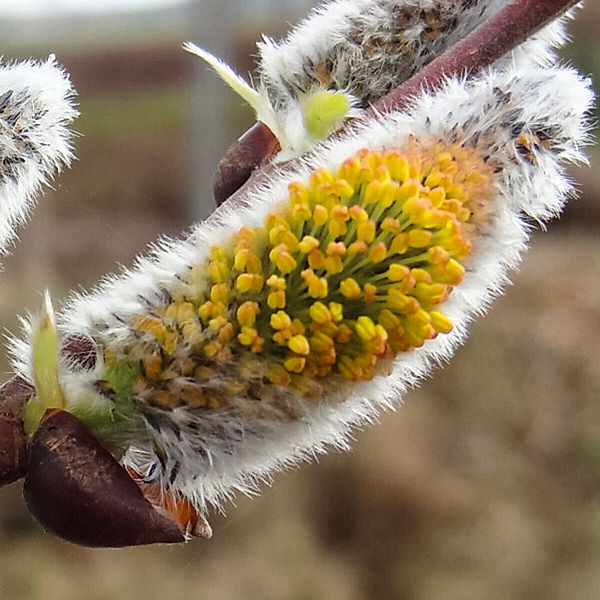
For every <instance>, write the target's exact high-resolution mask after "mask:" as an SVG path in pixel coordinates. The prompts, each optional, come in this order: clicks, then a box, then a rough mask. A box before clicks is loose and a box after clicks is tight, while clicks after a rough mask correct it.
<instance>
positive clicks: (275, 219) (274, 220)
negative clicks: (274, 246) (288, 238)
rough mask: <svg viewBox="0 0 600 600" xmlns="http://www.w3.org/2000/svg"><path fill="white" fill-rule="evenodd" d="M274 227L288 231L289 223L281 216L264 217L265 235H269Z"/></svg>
mask: <svg viewBox="0 0 600 600" xmlns="http://www.w3.org/2000/svg"><path fill="white" fill-rule="evenodd" d="M276 227H283V228H284V229H289V228H290V225H289V223H288V222H287V221H286V220H285V219H284V218H283V217H282V216H281V215H278V214H275V213H269V214H268V215H267V216H266V217H265V229H266V231H267V233H269V234H270V233H271V231H272V230H273V229H275V228H276Z"/></svg>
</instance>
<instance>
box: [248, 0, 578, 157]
mask: <svg viewBox="0 0 600 600" xmlns="http://www.w3.org/2000/svg"><path fill="white" fill-rule="evenodd" d="M505 5H506V2H505V1H504V0H459V1H454V0H332V1H330V2H325V3H323V4H322V5H320V6H318V7H317V8H316V9H314V10H313V12H312V14H311V15H310V16H309V17H308V18H307V19H305V20H304V21H302V22H301V23H300V24H299V25H298V26H297V27H296V28H294V29H293V30H292V31H291V32H290V33H289V34H288V36H287V37H286V38H285V39H284V40H283V41H281V42H275V41H273V40H272V39H270V38H264V40H263V42H262V43H259V44H258V48H259V54H260V64H259V91H260V93H261V95H262V96H264V97H266V98H268V99H269V102H270V103H271V105H272V106H273V108H274V110H275V112H276V113H277V115H278V119H279V121H280V122H281V123H283V124H284V125H283V126H282V127H281V126H280V127H279V129H282V130H283V131H285V133H286V140H289V144H290V145H291V147H292V148H293V147H295V146H300V145H301V144H300V143H299V142H298V141H297V140H299V139H301V137H302V131H303V129H302V119H301V116H300V115H301V110H300V107H299V99H300V98H302V97H306V96H309V95H311V94H312V93H315V92H316V91H318V90H320V89H324V88H325V89H330V90H339V91H343V92H345V93H346V94H348V96H349V97H351V98H352V99H353V101H354V102H355V104H356V106H358V107H361V108H366V107H368V106H369V105H372V104H375V103H376V102H377V101H378V100H379V99H380V98H382V97H383V96H384V95H385V94H387V93H388V92H390V91H391V90H392V89H394V88H396V87H397V86H399V85H400V84H402V83H403V82H404V81H406V80H408V79H409V78H410V77H411V76H412V75H414V74H415V73H417V72H418V71H420V70H421V69H422V68H423V67H424V66H425V65H427V64H428V63H429V62H431V61H432V60H433V59H434V58H436V57H437V56H439V55H441V54H442V53H443V52H444V51H445V50H447V49H448V48H450V47H451V46H452V45H454V44H456V43H457V42H459V41H460V40H462V39H464V37H466V36H467V35H468V34H469V33H471V32H472V31H474V30H475V29H476V28H477V27H478V26H479V25H481V24H483V23H484V22H486V21H487V20H488V19H490V18H491V17H492V16H494V15H495V14H496V13H497V12H498V11H499V10H500V9H502V8H503V7H504V6H505ZM570 15H571V13H568V15H567V17H563V18H561V19H557V20H555V21H553V22H552V23H551V24H549V25H548V26H546V27H545V28H544V29H543V30H542V31H540V32H538V33H537V34H536V35H534V36H532V37H531V38H530V39H528V40H527V41H526V42H524V43H523V44H521V45H520V46H519V47H517V48H516V49H515V50H514V51H512V52H511V53H509V54H508V55H507V56H506V57H504V58H502V59H501V60H500V61H498V62H497V64H496V67H500V66H502V65H506V64H512V63H513V62H514V61H519V62H520V61H527V62H531V63H535V64H539V65H546V66H547V65H549V64H550V63H551V62H552V61H554V60H555V53H554V49H555V48H557V47H559V46H561V45H562V44H563V43H564V41H565V39H566V34H565V27H564V25H565V21H566V19H567V18H568V16H570ZM292 155H293V153H292ZM289 157H290V153H289V152H288V153H283V154H282V156H281V157H280V158H281V159H282V160H286V159H287V158H289Z"/></svg>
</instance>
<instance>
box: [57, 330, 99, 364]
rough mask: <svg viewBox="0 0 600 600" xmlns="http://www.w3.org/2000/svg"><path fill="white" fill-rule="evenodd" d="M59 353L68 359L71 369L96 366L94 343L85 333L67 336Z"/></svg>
mask: <svg viewBox="0 0 600 600" xmlns="http://www.w3.org/2000/svg"><path fill="white" fill-rule="evenodd" d="M60 353H61V354H62V355H63V356H64V357H66V358H68V359H69V362H70V364H71V369H72V370H84V369H86V370H89V369H93V368H94V367H95V366H96V345H95V344H94V341H93V340H92V339H90V338H89V337H87V336H86V335H70V336H68V337H67V338H66V339H65V340H64V342H63V343H62V346H61V348H60Z"/></svg>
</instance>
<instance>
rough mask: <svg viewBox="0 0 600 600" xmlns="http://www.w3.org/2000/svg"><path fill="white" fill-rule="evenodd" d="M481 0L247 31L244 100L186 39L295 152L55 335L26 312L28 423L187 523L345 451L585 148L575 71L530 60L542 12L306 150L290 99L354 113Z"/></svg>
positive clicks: (477, 300) (88, 297)
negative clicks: (281, 33)
mask: <svg viewBox="0 0 600 600" xmlns="http://www.w3.org/2000/svg"><path fill="white" fill-rule="evenodd" d="M502 4H503V2H500V1H499V0H489V1H485V0H464V1H459V2H452V1H450V0H415V1H413V0H410V1H406V2H404V1H400V0H352V1H350V0H334V1H332V2H328V3H326V4H324V5H323V7H322V8H321V9H320V10H319V11H317V12H316V13H314V14H313V16H312V17H311V18H310V19H309V20H307V21H306V22H305V23H304V24H302V25H301V26H300V27H299V28H298V29H297V30H296V31H295V32H294V33H292V35H291V36H290V37H289V38H288V40H287V41H286V42H285V43H283V44H281V45H279V46H278V45H275V44H273V43H271V42H265V44H264V45H263V47H262V50H261V52H262V67H261V73H262V75H261V83H260V86H259V90H260V91H261V92H260V93H259V92H256V91H255V90H252V89H251V88H250V87H249V86H248V85H247V84H245V83H244V82H243V81H242V80H240V79H239V78H237V76H236V75H235V74H234V73H233V72H232V71H231V70H230V69H229V68H228V67H226V66H225V65H223V64H222V63H220V62H219V61H217V60H216V59H214V57H211V56H210V55H207V53H205V52H204V51H202V50H200V49H194V48H192V47H191V46H190V47H188V48H189V49H192V50H193V51H195V52H196V53H197V54H199V55H200V56H202V57H203V58H205V59H206V60H208V61H209V62H210V63H211V64H212V65H213V66H214V67H215V68H216V69H217V70H218V71H219V73H221V74H222V76H223V77H224V78H225V79H226V80H227V81H228V82H229V83H230V84H231V85H232V86H233V87H234V88H236V89H238V91H240V93H241V94H242V95H243V96H244V97H247V98H248V99H249V101H251V102H252V103H254V104H256V106H262V107H263V108H264V109H265V111H266V112H265V114H267V113H268V115H270V116H271V117H273V118H274V119H275V121H273V123H275V126H276V129H277V131H275V130H274V131H275V132H276V133H277V136H278V137H279V140H280V141H281V142H282V147H283V148H284V153H283V154H282V155H280V156H279V158H280V159H281V158H282V156H283V155H285V151H290V152H291V153H292V154H294V153H298V152H299V151H301V149H305V147H306V144H308V148H310V153H309V154H307V155H305V156H303V157H302V159H300V160H296V161H294V162H293V163H292V165H287V166H286V167H285V168H279V169H277V168H275V169H274V170H273V171H272V173H271V176H270V178H269V179H268V180H267V181H266V182H263V183H262V185H260V186H259V185H256V186H255V187H253V188H251V189H250V191H246V193H245V195H244V197H243V202H240V203H239V204H235V203H233V202H226V203H224V204H222V205H221V206H220V207H219V208H218V209H217V211H216V212H215V213H214V214H213V215H212V216H211V217H210V218H209V219H208V220H207V221H205V222H204V223H200V224H198V225H196V226H195V227H194V228H193V230H192V232H191V234H190V235H189V236H187V237H185V238H183V239H179V240H172V241H163V242H161V244H160V245H159V246H158V247H157V248H156V249H155V251H154V252H153V253H152V254H150V255H149V256H145V257H141V258H140V259H139V260H138V262H137V264H136V266H135V267H134V268H133V269H131V270H130V271H126V272H124V273H122V274H121V275H119V276H114V277H110V278H107V279H106V280H105V281H103V282H102V283H101V284H100V285H99V286H98V287H97V288H96V289H95V290H93V291H92V292H91V293H89V294H82V295H78V296H75V297H73V298H72V299H71V302H70V303H69V304H68V305H67V306H66V307H65V308H64V309H63V310H62V311H61V312H60V313H59V314H58V315H57V321H56V323H57V325H56V328H54V321H53V320H52V318H49V317H48V318H46V317H47V316H48V315H45V317H44V318H42V319H41V320H39V321H42V322H44V323H46V330H47V331H42V329H43V328H41V327H40V326H39V322H38V323H37V324H36V322H35V321H34V322H33V323H31V324H29V326H28V332H27V335H26V336H25V339H23V340H13V353H14V368H15V371H16V372H17V373H18V374H19V375H21V377H22V378H23V379H25V380H28V381H30V382H32V383H35V384H36V390H35V396H34V397H33V398H32V399H31V400H30V401H29V403H28V405H27V408H26V411H25V412H26V416H27V415H29V416H30V417H31V418H30V422H31V423H33V424H34V426H33V429H34V428H35V426H37V424H39V423H40V420H41V419H42V418H43V414H44V409H45V408H48V407H51V408H59V409H64V410H62V413H64V414H63V417H64V415H67V416H68V419H63V422H66V423H70V426H72V427H74V428H75V429H77V431H78V432H79V433H78V435H82V436H83V433H81V428H79V425H80V424H81V423H83V424H84V425H85V426H86V427H87V430H86V431H87V432H88V434H89V436H90V437H92V438H93V439H92V441H90V440H89V437H88V438H86V440H87V441H86V443H89V444H91V445H92V446H93V445H94V440H96V441H97V444H99V445H101V446H102V447H103V448H104V449H109V450H110V451H111V452H112V454H113V455H114V456H115V457H118V459H119V460H121V461H122V464H123V465H124V466H125V467H126V468H127V470H128V473H129V474H130V475H131V476H133V477H134V478H135V479H137V480H139V488H135V486H134V488H135V491H136V492H138V493H139V490H140V489H142V490H144V493H145V494H146V498H148V499H150V500H151V501H152V502H154V503H156V504H159V505H160V506H161V507H162V508H163V509H164V510H165V511H167V512H168V513H171V514H173V515H175V517H176V520H177V522H183V523H181V524H182V525H183V527H184V529H186V530H188V526H189V530H190V531H192V530H193V531H196V530H197V531H198V532H204V534H207V532H208V531H209V527H208V525H207V524H206V523H205V521H204V520H203V518H202V517H201V515H197V514H196V512H195V511H198V512H200V513H202V512H203V511H205V510H206V509H207V507H208V506H209V505H219V504H220V502H222V500H223V499H225V498H229V497H231V496H232V495H233V493H234V492H235V491H236V490H242V491H252V490H254V489H256V485H257V483H258V482H260V481H262V480H264V479H268V478H269V477H270V475H271V473H272V472H273V471H274V470H276V469H280V468H283V467H287V466H289V465H292V464H295V463H297V462H298V461H300V460H303V459H306V458H310V457H312V456H314V455H315V454H316V453H319V452H324V451H326V449H327V448H328V447H330V446H332V445H333V446H336V447H341V448H343V447H347V445H348V440H349V438H350V435H351V432H352V430H353V428H354V427H356V426H359V425H361V424H363V423H365V422H369V421H372V420H373V419H375V418H376V416H377V414H378V412H379V411H380V410H381V409H383V408H388V407H393V406H395V405H397V403H398V400H399V398H400V397H401V395H402V393H404V392H405V391H406V390H407V389H408V388H409V387H411V386H413V385H415V384H416V383H418V382H419V381H420V380H421V379H422V378H423V377H425V376H427V375H428V374H429V373H430V371H431V368H432V366H433V365H435V364H437V363H439V362H441V361H444V360H447V359H448V358H449V357H450V356H451V355H452V352H453V351H454V349H455V348H456V346H457V345H458V344H460V343H461V342H462V341H463V340H464V338H465V336H466V332H467V328H468V324H469V322H470V320H471V319H472V318H473V317H474V316H475V315H477V314H481V313H482V312H483V311H484V310H485V308H486V307H487V306H488V304H489V303H490V301H491V300H492V299H493V298H494V297H496V296H497V295H498V294H499V293H500V292H501V290H502V288H503V286H504V285H505V283H506V281H507V273H508V271H509V270H510V269H512V268H514V267H515V266H516V265H517V264H518V263H519V261H520V258H521V254H522V252H523V250H524V249H525V247H526V243H527V240H528V235H529V224H528V223H529V222H528V220H527V219H534V220H536V221H538V222H543V221H544V220H546V219H548V218H550V217H552V216H554V215H556V214H557V213H558V212H559V211H560V210H561V208H562V206H563V204H564V202H565V201H566V199H567V197H568V196H569V194H570V193H571V192H572V187H571V185H570V182H569V181H568V179H567V178H566V176H565V173H564V169H565V165H566V163H569V162H581V161H584V160H585V157H584V156H583V154H582V152H581V147H582V145H583V144H584V143H585V142H586V141H587V117H586V115H587V112H588V111H589V108H590V106H591V103H592V100H593V95H592V92H591V90H590V82H589V81H588V80H586V79H584V78H582V77H580V76H579V75H578V74H577V73H576V72H575V71H574V70H572V69H569V68H564V67H554V66H548V65H543V66H542V65H541V64H540V63H543V62H544V60H545V59H547V58H548V57H550V56H551V54H552V51H551V46H552V44H553V43H555V42H557V41H559V40H560V38H561V35H562V33H561V32H562V28H561V25H560V24H554V25H552V26H551V27H550V29H547V30H546V31H545V33H542V34H540V36H538V38H537V39H535V40H532V41H529V42H527V47H528V48H529V49H530V50H532V51H531V53H530V54H531V56H528V55H527V52H524V51H523V48H521V50H517V51H515V52H513V53H511V55H510V56H508V57H507V58H505V59H503V60H501V61H499V62H498V63H496V64H495V65H494V67H493V68H492V69H490V70H488V71H486V72H484V73H483V74H480V75H477V76H473V77H470V78H449V79H448V80H447V81H446V82H445V83H444V85H443V86H441V87H440V89H438V90H437V91H436V92H435V93H426V92H423V93H422V94H420V95H419V96H418V97H415V98H414V100H413V101H412V103H411V105H410V107H409V108H408V109H407V110H406V111H403V112H400V111H397V112H389V113H386V114H380V115H376V116H374V117H370V118H369V119H368V120H367V119H363V120H360V121H358V122H357V123H355V124H354V125H353V126H352V127H348V128H347V129H346V130H345V131H344V133H343V134H342V133H338V134H337V135H336V136H334V137H333V138H330V139H329V140H328V141H326V142H325V143H322V144H319V145H317V144H315V140H314V137H312V136H310V135H309V136H308V137H306V136H305V135H304V134H305V133H306V131H307V130H310V128H311V124H312V125H314V122H311V120H310V119H308V120H306V118H305V117H306V116H307V113H306V110H305V109H306V107H307V104H306V103H305V102H304V100H306V98H305V97H304V96H303V94H307V93H309V95H310V98H312V99H313V100H315V99H316V100H315V102H316V104H315V103H312V104H311V108H310V111H313V112H314V110H316V111H317V113H319V111H320V110H321V109H324V110H325V109H326V110H327V111H328V115H329V117H331V118H332V119H333V120H331V119H330V121H331V122H334V121H335V122H337V121H336V119H335V118H333V117H336V118H337V116H336V115H337V112H336V110H337V109H336V105H335V101H337V100H336V96H335V95H336V94H338V93H342V94H347V95H348V98H350V97H351V98H353V99H352V100H351V102H349V104H348V106H351V105H352V106H354V104H352V103H353V102H355V101H356V104H357V105H358V106H363V107H364V106H366V105H368V103H369V102H372V101H373V100H374V99H376V98H377V97H379V96H381V95H382V94H384V93H385V92H386V91H387V90H388V89H389V88H390V87H393V86H395V85H397V84H399V83H401V82H402V81H403V80H405V79H406V78H407V77H408V76H409V75H410V74H411V73H413V72H415V71H416V70H418V69H419V68H421V67H422V65H423V64H425V63H426V62H428V61H429V60H430V59H431V58H433V57H434V56H436V55H437V54H439V53H440V52H441V51H442V50H443V49H444V48H445V47H446V46H447V45H449V44H451V43H452V42H453V41H455V40H456V39H460V37H462V36H463V35H464V34H465V32H467V31H471V30H472V29H474V28H475V27H476V26H477V25H478V23H479V22H480V20H481V19H483V18H484V16H487V15H489V14H493V13H494V12H496V11H497V10H498V9H499V8H500V7H501V5H502ZM196 50H197V51H196ZM324 90H325V91H326V92H327V93H328V94H329V95H326V96H325V97H324V98H323V97H321V96H318V94H320V93H321V92H323V91H324ZM261 94H262V95H261ZM288 100H289V102H288ZM309 104H310V103H309ZM265 107H266V108H265ZM315 107H316V108H315ZM298 108H299V109H300V113H301V114H300V117H299V118H300V121H298V118H297V117H298V111H297V109H298ZM294 111H295V112H294ZM310 111H309V112H310ZM313 116H314V115H313ZM317 116H319V114H317ZM346 116H347V115H346ZM299 122H300V126H299V128H298V127H296V125H298V123H299ZM331 122H329V121H328V123H329V125H331ZM267 124H269V123H267ZM269 126H270V125H269ZM296 130H297V131H296ZM329 130H330V129H329V128H326V130H324V131H325V133H328V132H329ZM295 131H296V133H298V131H300V133H299V134H298V135H296V133H294V132H295ZM302 132H303V133H302ZM309 133H310V131H309ZM322 133H323V132H322ZM300 139H301V143H300V142H298V144H297V143H296V142H297V141H298V140H300ZM286 145H287V146H286ZM47 313H50V309H47ZM42 333H43V334H44V335H42ZM47 334H48V335H47ZM42 338H44V339H50V340H51V343H46V344H45V346H46V349H45V350H44V348H41V346H42V344H41V343H40V341H39V340H40V339H42ZM60 340H62V343H63V347H68V346H69V344H73V340H76V341H77V343H80V342H81V344H82V345H84V346H85V347H86V352H87V353H88V356H87V358H86V360H85V361H78V360H74V359H73V357H72V356H64V354H67V355H69V352H63V356H60V357H59V356H58V346H59V341H60ZM48 348H51V349H52V348H53V349H55V350H56V351H55V352H54V355H53V356H52V357H51V358H48V356H49V354H51V352H49V351H48ZM89 354H91V355H93V356H92V357H91V359H90V356H89ZM88 359H89V360H88ZM50 367H51V369H50ZM41 371H52V377H51V378H48V377H45V378H42V377H40V376H39V375H40V372H41ZM42 374H44V373H42ZM44 396H48V397H50V396H53V398H50V401H47V398H45V397H44ZM56 398H58V400H56ZM43 426H44V422H43V421H42V426H41V427H43ZM82 427H83V426H82ZM84 429H85V428H84ZM90 432H91V433H90ZM40 446H41V450H43V451H46V450H47V448H46V447H45V446H42V445H41V444H40ZM126 479H127V478H126ZM127 483H131V481H129V480H128V479H127ZM30 497H34V498H37V495H36V494H32V495H30ZM41 505H42V507H45V504H44V503H43V502H41ZM44 514H46V513H44ZM117 537H118V536H117ZM119 539H120V538H119ZM143 539H146V538H143ZM136 543H137V542H136Z"/></svg>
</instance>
